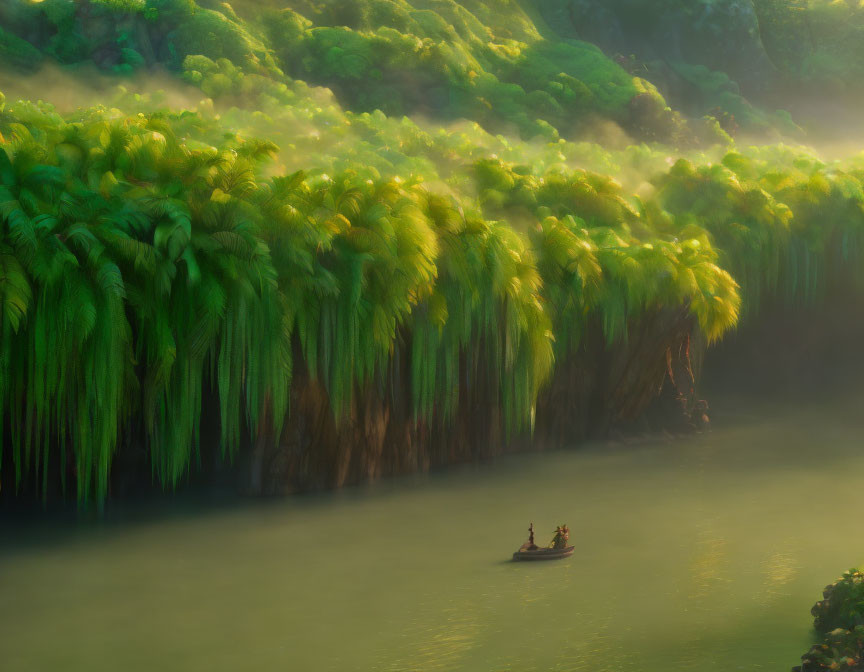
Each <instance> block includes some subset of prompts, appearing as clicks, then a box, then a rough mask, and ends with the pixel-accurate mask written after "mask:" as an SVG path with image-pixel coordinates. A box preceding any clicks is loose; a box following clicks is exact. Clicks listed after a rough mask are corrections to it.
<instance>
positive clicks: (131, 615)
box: [0, 400, 864, 672]
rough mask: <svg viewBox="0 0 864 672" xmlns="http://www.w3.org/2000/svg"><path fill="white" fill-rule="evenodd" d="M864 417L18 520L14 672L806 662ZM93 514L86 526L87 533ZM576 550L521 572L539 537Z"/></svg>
mask: <svg viewBox="0 0 864 672" xmlns="http://www.w3.org/2000/svg"><path fill="white" fill-rule="evenodd" d="M862 407H864V402H862V401H861V400H849V401H848V402H844V403H841V404H836V403H833V404H825V405H823V406H820V405H814V404H811V405H806V406H796V407H794V408H790V407H788V406H783V405H777V406H776V407H774V408H766V409H763V410H761V411H760V413H759V414H758V415H752V416H747V415H741V414H735V413H732V412H731V411H727V412H726V413H725V415H724V413H723V412H722V411H721V412H720V413H718V414H717V416H716V417H715V429H714V431H712V432H711V433H708V434H705V435H701V436H696V437H690V438H684V439H676V440H660V439H654V440H645V441H642V442H639V443H627V444H620V445H615V444H611V445H602V446H601V445H597V446H588V447H585V448H583V449H580V450H576V451H563V452H555V453H545V454H532V455H521V456H511V457H506V458H501V459H499V460H496V461H495V462H493V463H488V464H484V465H479V466H473V467H470V468H461V469H451V470H448V471H447V472H446V473H443V474H441V473H439V474H433V475H427V476H416V477H411V478H405V479H397V480H393V481H389V482H386V483H383V484H378V485H376V486H370V487H364V488H353V489H349V490H346V491H343V492H340V493H335V494H333V493H330V494H322V495H312V496H299V497H290V498H285V499H278V500H269V501H266V502H260V501H254V502H250V501H236V500H229V501H225V499H224V498H221V499H220V498H217V499H215V500H214V499H213V498H208V499H206V500H204V501H201V500H200V499H193V498H190V497H175V498H170V497H168V498H165V499H163V500H160V501H159V502H158V504H152V503H151V504H147V505H145V504H141V503H139V504H134V503H124V504H123V505H122V506H117V507H114V508H112V509H110V510H109V511H108V514H107V515H106V516H105V517H104V519H102V520H93V519H78V520H75V519H74V516H73V517H72V519H70V518H69V517H68V516H67V517H62V516H61V517H60V518H59V519H56V518H52V517H50V516H48V517H39V516H37V517H35V518H31V519H28V520H29V522H27V523H26V524H25V523H22V522H21V519H20V518H16V519H15V522H12V520H11V518H9V517H7V518H6V519H0V524H2V525H3V537H4V539H3V541H2V546H0V669H2V670H3V671H4V672H24V671H27V672H30V671H33V672H48V671H54V670H56V671H58V672H61V671H62V672H74V671H78V670H81V671H86V672H102V671H104V672H116V671H118V670H119V671H122V672H137V671H141V672H145V671H146V672H153V671H156V670H158V671H160V672H172V671H175V670H176V671H180V670H182V671H184V672H188V671H191V670H207V671H208V672H220V671H223V670H224V671H226V672H228V671H230V672H236V671H238V670H267V671H269V670H283V671H285V672H289V671H290V672H301V671H302V672H317V671H322V672H326V671H331V670H332V671H334V672H335V671H340V672H343V671H354V670H356V671H358V672H365V671H367V670H368V671H373V672H379V671H380V672H403V671H409V670H412V671H413V670H417V671H425V670H429V671H433V670H434V671H442V672H443V671H446V670H460V671H461V670H466V671H468V670H471V671H478V672H503V671H505V670H514V671H515V670H519V671H520V672H528V671H537V672H553V671H565V670H567V671H571V670H572V671H577V670H585V671H586V672H588V671H590V672H675V671H684V670H699V672H714V671H716V672H720V671H721V670H722V671H723V672H728V671H729V670H752V671H756V670H779V671H783V670H789V668H790V667H791V666H793V665H795V664H797V663H798V661H799V657H800V656H801V654H802V653H804V651H805V650H806V649H807V648H808V646H809V644H810V637H811V618H810V616H809V609H810V607H811V606H812V604H813V603H814V602H815V601H816V600H817V599H819V597H820V594H821V590H822V588H823V586H824V585H825V584H826V583H828V582H829V581H830V580H832V579H833V578H835V577H836V576H838V575H839V574H840V573H841V572H842V571H843V570H845V569H847V568H848V567H849V566H851V565H853V564H855V563H858V562H861V561H862V560H864V535H862V534H861V528H860V525H861V523H860V512H861V511H862V509H864V487H861V483H862V478H864V451H862V450H861V447H862V441H861V437H862V429H864V414H862V413H861V412H860V409H861V408H862ZM79 518H80V517H79ZM530 521H533V522H534V524H535V526H536V528H537V530H538V541H541V542H543V543H545V542H546V541H547V540H548V539H551V536H552V533H553V531H554V528H555V526H556V525H557V524H559V523H564V522H566V523H567V524H568V525H569V526H570V529H571V540H572V541H573V542H575V545H576V548H577V550H576V554H575V555H574V556H573V557H572V558H571V559H569V560H563V561H557V562H549V563H527V564H521V563H513V562H508V560H509V558H510V556H511V554H512V552H513V551H514V550H515V549H516V548H517V547H518V546H519V545H520V544H521V543H522V541H524V538H525V537H526V534H527V533H526V528H527V526H528V523H529V522H530Z"/></svg>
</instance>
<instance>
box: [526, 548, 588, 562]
mask: <svg viewBox="0 0 864 672" xmlns="http://www.w3.org/2000/svg"><path fill="white" fill-rule="evenodd" d="M575 549H576V547H575V546H566V547H564V548H540V547H539V546H536V547H534V548H526V547H525V546H523V547H522V548H520V549H519V550H518V551H516V552H515V553H514V554H513V559H514V560H556V559H558V558H569V557H570V556H571V555H573V551H574V550H575Z"/></svg>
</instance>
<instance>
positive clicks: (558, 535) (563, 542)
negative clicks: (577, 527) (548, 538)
mask: <svg viewBox="0 0 864 672" xmlns="http://www.w3.org/2000/svg"><path fill="white" fill-rule="evenodd" d="M569 538H570V529H569V528H568V527H567V526H566V525H559V526H558V527H557V528H556V529H555V536H554V537H553V538H552V543H551V544H550V548H554V549H561V548H567V540H568V539H569Z"/></svg>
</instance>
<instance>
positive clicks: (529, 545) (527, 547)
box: [520, 523, 537, 551]
mask: <svg viewBox="0 0 864 672" xmlns="http://www.w3.org/2000/svg"><path fill="white" fill-rule="evenodd" d="M536 549H537V544H535V543H534V523H531V524H530V525H528V541H526V542H525V543H524V544H522V548H521V549H520V550H522V551H534V550H536Z"/></svg>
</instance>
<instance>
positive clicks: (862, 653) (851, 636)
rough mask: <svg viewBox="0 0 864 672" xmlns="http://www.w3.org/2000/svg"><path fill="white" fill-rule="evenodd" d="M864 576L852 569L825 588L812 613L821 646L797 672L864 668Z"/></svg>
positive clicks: (809, 652) (804, 657)
mask: <svg viewBox="0 0 864 672" xmlns="http://www.w3.org/2000/svg"><path fill="white" fill-rule="evenodd" d="M862 598H864V573H862V572H861V571H859V570H857V569H850V570H849V571H848V572H846V573H844V574H843V576H841V577H840V578H839V579H837V581H835V582H834V583H832V584H831V585H829V586H827V587H826V588H825V591H824V593H823V599H822V600H820V601H819V602H817V603H816V604H815V605H814V606H813V609H812V613H813V616H814V617H815V628H816V631H817V633H818V634H819V637H820V640H821V641H820V642H818V643H817V644H814V645H813V647H812V648H811V649H810V650H809V651H808V652H807V653H805V654H804V655H803V656H802V657H801V665H800V666H799V667H796V668H795V672H817V671H820V670H839V669H842V670H854V671H857V670H861V669H862V668H864V600H862Z"/></svg>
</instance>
